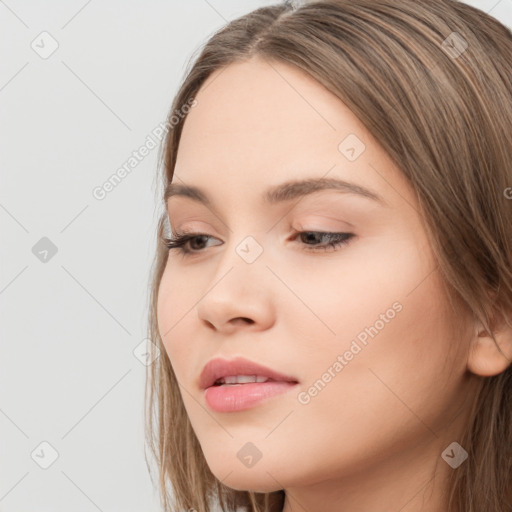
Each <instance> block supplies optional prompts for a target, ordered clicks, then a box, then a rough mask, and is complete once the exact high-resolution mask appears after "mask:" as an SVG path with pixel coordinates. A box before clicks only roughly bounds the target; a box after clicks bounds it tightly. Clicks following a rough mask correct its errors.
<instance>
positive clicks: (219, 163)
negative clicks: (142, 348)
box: [147, 0, 512, 512]
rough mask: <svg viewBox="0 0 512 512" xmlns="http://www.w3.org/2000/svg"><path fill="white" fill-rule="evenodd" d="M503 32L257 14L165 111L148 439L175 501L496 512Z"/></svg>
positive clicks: (373, 10)
mask: <svg viewBox="0 0 512 512" xmlns="http://www.w3.org/2000/svg"><path fill="white" fill-rule="evenodd" d="M511 63H512V34H511V32H510V31H509V30H508V29H507V28H506V27H505V26H504V25H502V24H500V23H499V22H498V21H497V20H496V19H494V18H492V17H491V16H490V15H487V14H485V13H484V12H482V11H480V10H477V9H475V8H472V7H470V6H469V5H467V4H464V3H458V2H455V1H453V0H429V1H423V2H418V1H417V0H414V1H409V0H350V1H349V0H328V1H315V2H308V3H304V4H303V5H300V6H298V5H292V4H290V3H283V4H279V5H274V6H270V7H264V8H260V9H257V10H256V11H254V12H251V13H249V14H247V15H245V16H242V17H241V18H239V19H237V20H234V21H232V22H231V23H229V24H228V25H227V26H226V27H224V28H223V29H222V30H220V31H218V32H217V33H216V34H214V35H213V37H211V39H210V40H209V41H208V42H207V44H206V45H205V47H204V48H203V49H202V52H201V54H200V55H199V56H198V57H197V58H196V60H195V62H194V63H193V65H192V66H191V67H190V69H189V71H188V72H187V74H186V77H185V79H184V81H183V83H182V85H181V87H180V89H179V91H178V93H177V96H176V98H175V100H174V103H173V107H172V110H171V113H170V115H169V122H168V125H167V126H168V127H169V131H168V134H167V139H166V144H165V147H164V158H163V163H164V169H163V170H164V173H163V185H164V189H163V194H162V199H163V205H164V206H163V214H162V218H161V222H160V224H159V233H158V235H159V238H160V243H159V246H158V249H157V254H156V259H155V266H154V269H153V271H154V273H153V282H152V304H151V310H150V316H149V322H150V325H149V328H150V337H151V339H152V340H153V341H154V344H155V348H154V350H155V354H154V357H155V358H156V356H157V355H158V353H157V351H158V349H159V350H160V357H158V358H156V359H155V362H154V363H153V364H152V365H151V366H149V373H148V387H147V406H148V407H147V414H148V416H147V419H148V423H147V434H148V441H149V445H150V447H151V449H152V451H153V455H154V456H155V458H156V461H157V464H158V471H159V486H160V490H161V493H162V504H163V507H164V509H165V510H173V511H178V510H179V511H181V510H196V511H198V512H207V511H210V510H218V507H219V506H220V507H221V508H222V510H225V511H235V510H243V511H251V512H256V511H268V512H270V511H272V512H277V511H279V512H281V511H283V512H292V511H308V512H318V511H321V512H334V511H341V512H375V511H379V512H398V511H402V512H420V511H421V512H434V511H435V512H454V511H457V512H490V511H492V512H506V511H508V512H510V511H511V510H512V496H511V492H512V490H511V481H510V479H511V464H512V449H511V440H512V378H511V376H512V369H511V366H510V361H511V357H512V323H511V321H510V313H511V311H512V200H511V199H512V144H511V134H512V66H511Z"/></svg>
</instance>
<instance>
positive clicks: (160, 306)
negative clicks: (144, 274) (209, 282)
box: [157, 270, 197, 379]
mask: <svg viewBox="0 0 512 512" xmlns="http://www.w3.org/2000/svg"><path fill="white" fill-rule="evenodd" d="M194 298H195V300H193V299H194ZM195 301H197V297H196V296H195V295H194V294H193V291H192V290H191V287H187V286H185V285H184V282H183V280H181V279H179V278H178V276H177V274H176V273H174V272H170V271H168V270H166V271H165V272H164V275H163V276H162V280H161V283H160V287H159V292H158V301H157V320H158V332H159V333H160V338H161V339H162V342H163V345H164V347H165V350H166V352H167V355H168V356H169V359H170V361H171V364H172V366H173V368H174V369H175V371H176V376H177V377H178V379H179V378H180V373H181V371H180V370H181V369H182V368H183V367H184V365H186V364H187V358H191V356H192V355H193V351H191V350H190V342H191V340H190V338H191V337H192V334H191V329H192V327H191V324H190V322H191V319H192V315H193V314H194V310H193V309H192V310H191V309H190V308H191V305H192V304H194V303H195ZM187 340H188V342H187Z"/></svg>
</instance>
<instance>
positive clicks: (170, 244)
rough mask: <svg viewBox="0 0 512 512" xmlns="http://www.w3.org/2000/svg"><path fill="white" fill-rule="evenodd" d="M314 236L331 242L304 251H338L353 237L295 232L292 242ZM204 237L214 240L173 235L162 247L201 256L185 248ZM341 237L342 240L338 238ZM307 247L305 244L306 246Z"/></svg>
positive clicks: (197, 234) (165, 238)
mask: <svg viewBox="0 0 512 512" xmlns="http://www.w3.org/2000/svg"><path fill="white" fill-rule="evenodd" d="M312 233H313V234H315V235H323V236H326V237H328V238H329V239H330V240H331V241H330V242H328V243H327V244H325V245H320V246H318V245H317V246H310V247H308V248H307V249H305V250H306V251H313V252H317V251H327V250H328V249H330V248H331V249H333V250H334V251H336V250H339V247H341V246H344V245H347V244H348V243H349V241H350V239H351V238H353V237H354V236H355V235H354V233H330V232H324V231H297V232H295V236H294V238H293V239H294V240H295V238H297V237H298V236H300V235H303V234H312ZM201 237H206V238H207V239H210V238H214V237H212V236H210V235H205V234H203V233H175V234H173V236H172V237H171V238H168V237H162V241H163V243H164V245H165V246H166V247H167V249H169V250H175V249H177V250H178V252H179V253H180V254H182V255H183V256H188V255H192V254H201V253H202V252H204V250H195V251H193V250H190V249H187V248H186V244H187V243H188V242H190V241H191V240H193V239H195V238H201ZM340 237H342V238H340ZM306 245H307V244H306Z"/></svg>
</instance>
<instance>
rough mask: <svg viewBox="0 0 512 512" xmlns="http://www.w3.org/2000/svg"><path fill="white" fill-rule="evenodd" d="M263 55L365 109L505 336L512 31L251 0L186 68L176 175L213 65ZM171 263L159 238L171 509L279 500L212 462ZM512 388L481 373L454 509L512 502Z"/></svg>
mask: <svg viewBox="0 0 512 512" xmlns="http://www.w3.org/2000/svg"><path fill="white" fill-rule="evenodd" d="M252 56H258V57H261V58H264V59H266V60H267V61H268V62H269V63H272V62H273V61H274V62H278V61H281V62H285V63H289V64H292V65H294V66H296V67H298V68H301V69H302V70H304V71H305V72H307V73H309V75H311V76H312V77H313V78H314V79H316V80H317V81H318V82H320V83H321V84H323V85H324V86H325V87H326V88H327V89H329V90H330V91H331V92H332V93H333V94H335V95H336V96H338V97H339V98H340V100H341V101H343V102H344V103H345V104H346V105H347V106H348V107H349V108H350V109H351V111H352V112H353V113H354V114H355V115H356V116H357V117H358V118H359V119H360V120H361V121H362V123H363V124H364V125H365V126H366V128H367V129H368V130H369V131H370V132H371V134H372V135H373V136H374V137H375V139H376V140H377V141H378V143H380V144H381V145H382V147H383V148H384V149H385V150H386V151H387V153H388V154H389V156H390V157H391V158H392V159H393V161H394V162H395V163H396V165H397V166H398V168H399V169H401V171H402V172H403V174H404V176H405V177H406V178H407V179H408V181H409V182H410V184H411V186H412V187H413V189H414V191H415V193H416V195H417V197H418V201H419V205H420V208H421V210H420V211H421V214H422V216H423V217H424V219H425V222H426V228H427V231H428V235H429V237H430V240H431V243H432V247H433V250H434V251H435V255H436V257H437V260H438V267H439V270H440V272H441V273H442V276H443V277H444V280H443V282H445V283H446V286H447V288H448V290H449V291H450V293H451V296H452V297H453V298H454V301H455V302H458V303H460V304H462V305H463V306H464V308H465V310H466V311H467V312H469V313H470V314H471V315H473V316H474V318H477V319H479V320H480V321H481V322H482V324H483V325H484V326H485V327H486V329H487V331H488V332H489V333H491V334H492V337H493V339H494V341H495V342H496V339H495V337H494V334H493V331H492V328H491V327H490V326H491V324H492V318H493V316H492V315H493V314H494V312H495V311H499V312H500V313H501V314H503V315H505V316H504V318H508V316H507V314H508V313H509V312H510V311H512V247H511V242H512V201H511V200H509V199H508V196H507V193H506V190H509V191H512V189H510V188H509V187H510V186H512V142H511V137H512V33H511V31H510V30H509V29H508V28H507V27H505V26H504V25H502V24H501V23H499V22H498V21H497V20H496V19H495V18H493V17H491V16H490V15H487V14H486V13H484V12H483V11H481V10H478V9H476V8H473V7H471V6H469V5H467V4H464V3H459V2H457V1H455V0H428V1H425V0H423V1H417V0H327V1H310V2H306V3H304V4H303V5H301V6H297V5H293V4H292V3H289V2H286V3H282V4H275V5H272V6H268V7H263V8H259V9H257V10H255V11H253V12H250V13H249V14H246V15H244V16H242V17H240V18H238V19H235V20H234V21H231V22H230V23H229V24H227V25H226V26H225V27H224V28H222V29H221V30H219V31H217V32H216V33H215V34H214V35H213V36H212V37H211V38H210V39H209V41H208V42H207V43H206V44H205V46H204V47H203V48H202V50H201V52H200V54H199V55H198V56H197V57H196V58H195V60H194V62H193V64H192V65H191V66H189V69H188V70H187V72H186V76H185V78H184V79H183V81H182V84H181V86H180V88H179V90H178V93H177V95H176V97H175V99H174V102H173V105H172V108H171V112H170V114H169V122H168V126H169V127H170V128H169V131H168V133H167V136H166V140H165V144H164V146H163V159H162V162H163V173H162V176H161V178H162V180H163V186H164V187H165V186H166V185H167V184H168V183H170V182H171V180H172V177H173V172H174V166H175V163H176V155H177V151H178V145H179V141H180V135H181V132H182V127H183V123H184V120H185V119H186V115H180V116H177V115H176V112H181V111H182V110H181V109H182V107H183V106H184V105H187V104H190V102H191V101H193V98H194V97H195V95H196V94H197V92H198V91H199V89H200V88H201V86H202V85H203V83H204V82H205V80H206V79H207V78H208V77H209V76H210V74H211V73H212V72H213V71H215V70H217V69H220V68H222V67H224V66H227V65H229V64H231V63H234V62H236V61H241V60H246V59H249V58H250V57H252ZM172 116H173V117H172ZM171 117H172V119H171ZM511 197H512V196H511ZM161 199H162V204H163V205H164V204H165V203H164V201H163V196H161ZM162 210H163V213H162V217H161V220H160V223H159V226H158V236H159V237H160V236H162V230H163V229H164V218H165V215H166V214H165V206H163V207H162ZM166 260H167V252H166V249H165V247H164V246H163V245H162V244H160V243H159V245H158V247H157V250H156V256H155V260H154V263H153V268H152V282H151V296H150V302H151V304H150V308H149V319H148V321H149V325H148V329H149V338H150V339H151V340H153V343H154V344H155V347H154V351H157V350H158V349H159V350H160V357H158V358H156V359H155V362H154V363H153V364H152V365H150V366H148V373H147V387H146V418H147V422H146V435H147V442H148V445H149V446H150V448H151V452H152V455H153V457H154V459H155V460H156V463H157V467H158V474H159V480H158V486H159V490H160V493H161V496H162V505H163V508H164V510H165V511H168V510H180V511H181V510H188V509H191V508H193V509H195V510H196V511H198V512H209V511H210V510H211V509H212V508H211V507H212V506H213V504H215V506H218V504H220V505H221V507H222V509H223V510H224V511H235V510H236V508H237V507H242V508H243V509H244V510H247V511H251V512H260V511H279V510H281V508H282V506H283V500H284V491H282V490H281V491H276V492H273V493H254V492H250V491H236V490H233V489H230V488H228V487H226V486H224V485H223V484H222V483H221V482H219V481H218V480H217V479H216V477H215V476H214V475H213V474H212V473H211V471H210V470H209V468H208V466H207V463H206V461H205V458H204V456H203V453H202V450H201V448H200V445H199V442H198V440H197V438H196V436H195V433H194V431H193V429H192V427H191V424H190V422H189V419H188V417H187V414H186V411H185V408H184V405H183V402H182V399H181V396H180V391H179V387H178V383H177V381H176V377H175V375H174V373H173V370H172V367H171V364H170V362H169V359H168V357H167V355H166V353H165V349H164V345H163V343H162V340H161V338H160V335H159V332H158V327H157V317H156V311H157V309H156V306H157V296H158V289H159V285H160V280H161V277H162V274H163V271H164V268H165V265H166ZM156 355H157V353H156V352H155V357H156ZM511 393H512V368H511V367H510V366H509V367H508V368H507V369H506V370H505V371H504V372H502V373H500V374H498V375H495V376H492V377H485V378H484V377H481V385H480V387H479V391H478V393H477V395H476V396H475V399H474V405H473V410H472V415H471V420H470V422H469V423H468V425H467V431H466V432H465V434H464V437H463V438H462V443H463V446H464V447H465V448H466V450H467V451H468V453H469V457H468V459H467V461H466V462H465V463H464V464H462V465H461V466H460V467H459V468H457V470H455V471H453V473H452V477H451V478H452V482H451V484H452V485H451V494H450V510H460V511H464V512H488V511H492V512H510V511H511V510H512V498H511V493H512V491H511V464H512V448H511V445H512V443H511V441H512V398H511V396H512V395H511ZM150 473H151V468H150ZM171 507H172V508H171Z"/></svg>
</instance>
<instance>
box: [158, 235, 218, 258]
mask: <svg viewBox="0 0 512 512" xmlns="http://www.w3.org/2000/svg"><path fill="white" fill-rule="evenodd" d="M211 238H213V237H211V236H210V235H205V234H203V233H175V234H173V235H172V236H171V237H170V238H169V237H163V238H162V241H163V243H164V245H165V246H166V247H167V248H168V249H169V250H171V249H178V251H179V252H180V253H181V254H195V253H198V252H203V251H202V250H203V249H204V244H205V243H206V242H207V241H208V240H209V239H211ZM189 243H190V245H191V249H190V248H188V247H187V244H189ZM197 243H198V245H199V247H197V246H195V247H193V246H194V245H195V244H197Z"/></svg>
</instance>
